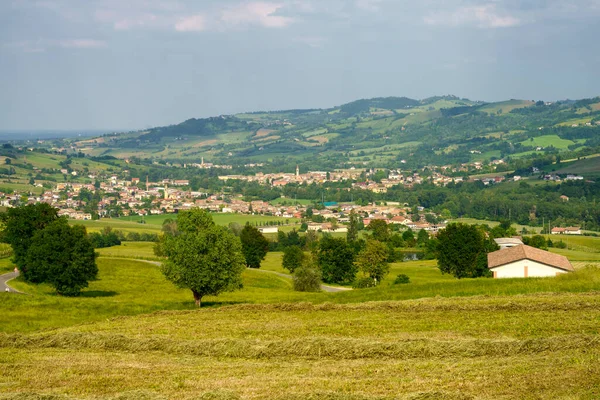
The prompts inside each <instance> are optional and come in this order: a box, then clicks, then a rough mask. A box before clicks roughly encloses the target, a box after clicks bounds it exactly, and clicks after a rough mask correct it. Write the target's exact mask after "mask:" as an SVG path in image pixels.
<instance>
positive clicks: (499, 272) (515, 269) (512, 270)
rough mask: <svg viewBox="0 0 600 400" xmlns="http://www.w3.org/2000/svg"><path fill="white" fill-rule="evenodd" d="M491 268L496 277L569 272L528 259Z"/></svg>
mask: <svg viewBox="0 0 600 400" xmlns="http://www.w3.org/2000/svg"><path fill="white" fill-rule="evenodd" d="M525 267H527V276H525ZM490 270H491V271H492V272H493V273H494V278H531V277H538V278H539V277H545V276H556V275H557V274H564V273H567V271H565V270H562V269H559V268H554V267H550V266H548V265H545V264H541V263H538V262H535V261H531V260H527V259H526V260H520V261H515V262H513V263H510V264H506V265H502V266H500V267H496V268H491V269H490Z"/></svg>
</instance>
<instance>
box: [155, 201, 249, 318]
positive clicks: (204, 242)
mask: <svg viewBox="0 0 600 400" xmlns="http://www.w3.org/2000/svg"><path fill="white" fill-rule="evenodd" d="M177 224H178V226H179V235H178V236H167V235H165V236H164V239H163V240H164V241H163V243H162V252H163V254H164V256H166V257H168V258H167V259H166V260H165V261H164V262H163V265H162V268H161V269H162V272H163V274H164V275H165V277H166V278H167V279H168V280H170V281H171V282H173V283H174V284H175V285H176V286H177V287H180V288H186V289H190V290H191V291H192V294H193V295H194V300H195V301H196V305H197V306H198V307H200V305H201V301H202V297H204V296H208V295H212V296H217V295H219V294H220V293H222V292H227V291H233V290H236V289H240V288H241V287H242V272H243V271H244V268H245V259H244V255H243V253H242V244H241V243H240V239H239V238H237V237H236V236H235V235H233V234H232V233H231V232H229V231H228V230H227V228H225V227H221V226H217V225H215V223H214V222H213V220H212V217H211V216H210V214H208V213H207V212H206V211H205V210H200V209H193V210H189V211H182V212H180V213H179V214H178V216H177Z"/></svg>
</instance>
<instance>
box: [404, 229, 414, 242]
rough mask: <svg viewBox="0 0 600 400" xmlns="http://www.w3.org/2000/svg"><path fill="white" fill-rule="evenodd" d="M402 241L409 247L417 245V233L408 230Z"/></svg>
mask: <svg viewBox="0 0 600 400" xmlns="http://www.w3.org/2000/svg"><path fill="white" fill-rule="evenodd" d="M402 240H404V242H405V243H406V246H407V247H413V246H414V245H415V233H414V232H413V230H412V229H410V228H408V229H407V230H405V231H404V232H402Z"/></svg>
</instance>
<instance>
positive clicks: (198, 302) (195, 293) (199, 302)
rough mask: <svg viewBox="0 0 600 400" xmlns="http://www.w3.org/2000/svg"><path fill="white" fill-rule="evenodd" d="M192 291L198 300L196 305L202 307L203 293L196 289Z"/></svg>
mask: <svg viewBox="0 0 600 400" xmlns="http://www.w3.org/2000/svg"><path fill="white" fill-rule="evenodd" d="M192 293H193V294H194V300H195V301H196V306H197V307H198V308H200V307H201V304H202V302H201V300H202V295H201V294H200V293H198V292H196V291H195V290H192Z"/></svg>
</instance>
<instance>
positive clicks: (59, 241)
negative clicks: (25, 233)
mask: <svg viewBox="0 0 600 400" xmlns="http://www.w3.org/2000/svg"><path fill="white" fill-rule="evenodd" d="M96 256H97V255H96V253H95V252H94V247H93V246H92V243H91V242H90V240H89V238H88V236H87V234H86V230H85V227H83V226H81V225H75V226H69V223H68V222H67V220H65V219H63V218H59V219H57V220H56V221H54V222H52V223H50V224H49V225H48V226H46V227H45V228H44V229H42V230H40V231H38V232H37V233H36V234H35V235H33V238H31V242H30V246H29V250H28V252H27V255H26V257H25V264H26V265H27V270H28V273H29V276H30V277H31V278H32V279H34V281H36V282H47V283H49V284H51V285H52V286H53V287H54V288H55V289H56V292H57V293H59V294H63V295H66V296H77V295H78V294H79V292H80V291H81V289H83V288H86V287H87V286H88V281H89V280H93V279H95V278H96V276H97V274H98V267H97V266H96ZM32 281H33V280H32Z"/></svg>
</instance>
